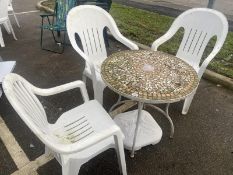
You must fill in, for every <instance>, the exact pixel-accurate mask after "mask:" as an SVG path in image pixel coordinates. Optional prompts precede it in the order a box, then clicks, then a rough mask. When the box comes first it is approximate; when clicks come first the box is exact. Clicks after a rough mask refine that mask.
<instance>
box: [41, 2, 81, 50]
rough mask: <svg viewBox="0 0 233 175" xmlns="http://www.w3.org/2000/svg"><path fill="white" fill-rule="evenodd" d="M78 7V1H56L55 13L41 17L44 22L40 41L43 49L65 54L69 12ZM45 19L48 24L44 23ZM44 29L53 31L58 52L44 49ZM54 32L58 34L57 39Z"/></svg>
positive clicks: (42, 22)
mask: <svg viewBox="0 0 233 175" xmlns="http://www.w3.org/2000/svg"><path fill="white" fill-rule="evenodd" d="M76 5H77V3H76V0H56V1H55V7H54V13H52V14H42V15H40V16H41V18H42V21H41V39H40V46H41V49H43V50H47V51H51V52H55V53H63V52H64V45H65V44H66V43H65V39H66V16H67V14H68V12H69V10H70V9H71V8H73V7H74V6H76ZM45 18H46V19H47V22H46V23H45V21H44V19H45ZM51 18H52V19H51ZM44 29H45V30H50V31H51V33H52V37H53V40H54V42H55V44H56V45H58V46H59V49H58V50H55V49H51V48H45V47H44V45H43V39H44V37H43V35H44ZM54 32H57V37H56V36H55V34H54ZM62 33H63V37H62Z"/></svg>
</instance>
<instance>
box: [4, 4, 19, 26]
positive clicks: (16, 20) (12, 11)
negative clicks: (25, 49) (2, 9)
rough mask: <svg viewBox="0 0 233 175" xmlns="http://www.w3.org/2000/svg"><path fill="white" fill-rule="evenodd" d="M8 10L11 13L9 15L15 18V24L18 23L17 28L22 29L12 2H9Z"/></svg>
mask: <svg viewBox="0 0 233 175" xmlns="http://www.w3.org/2000/svg"><path fill="white" fill-rule="evenodd" d="M7 10H8V13H9V14H12V15H13V16H14V18H15V22H16V24H17V26H18V27H20V25H19V21H18V18H17V16H16V15H15V11H14V9H13V6H12V0H9V3H8V7H7Z"/></svg>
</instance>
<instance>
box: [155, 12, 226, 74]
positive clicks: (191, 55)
mask: <svg viewBox="0 0 233 175" xmlns="http://www.w3.org/2000/svg"><path fill="white" fill-rule="evenodd" d="M180 28H184V36H183V39H182V42H181V44H180V47H179V49H178V51H177V54H176V56H177V57H179V58H181V59H184V60H185V61H186V62H188V63H189V64H190V65H192V66H193V67H194V68H195V70H196V71H197V72H198V71H199V68H200V67H199V65H200V61H201V58H202V55H203V53H204V50H205V48H206V46H207V44H208V42H209V41H210V39H211V38H212V37H214V36H216V37H217V41H216V44H215V47H214V49H213V51H212V55H210V56H211V59H213V58H214V56H215V55H216V54H217V53H218V51H219V50H220V49H221V47H222V45H223V43H224V41H225V38H226V36H227V33H228V22H227V19H226V17H225V16H224V15H223V14H222V13H220V12H218V11H216V10H212V9H207V8H194V9H191V10H187V11H186V12H184V13H182V14H181V15H180V16H179V17H177V18H176V19H175V21H174V22H173V24H172V26H171V28H170V29H169V31H168V32H167V33H166V34H165V35H164V37H161V40H160V39H158V41H155V42H154V43H153V45H152V49H153V50H156V49H157V47H158V46H159V45H160V44H162V43H163V42H165V41H167V40H168V39H170V38H171V37H172V36H173V35H174V34H175V33H176V32H177V31H178V30H179V29H180ZM162 40H163V41H162ZM211 59H210V60H211ZM210 60H208V62H209V61H210ZM204 67H205V66H204ZM201 75H202V74H201ZM201 75H199V76H201Z"/></svg>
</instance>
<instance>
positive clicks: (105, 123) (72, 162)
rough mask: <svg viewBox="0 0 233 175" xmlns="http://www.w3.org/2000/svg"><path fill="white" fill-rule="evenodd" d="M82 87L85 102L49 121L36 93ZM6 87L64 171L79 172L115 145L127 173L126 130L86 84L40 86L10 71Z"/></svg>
mask: <svg viewBox="0 0 233 175" xmlns="http://www.w3.org/2000/svg"><path fill="white" fill-rule="evenodd" d="M74 88H80V91H81V94H82V97H83V100H84V104H82V105H80V106H78V107H75V108H73V109H71V110H69V111H67V112H65V113H63V114H62V115H61V116H60V117H59V119H58V120H57V121H56V123H55V124H50V123H48V121H47V116H46V113H45V110H44V108H43V106H42V104H41V103H40V101H39V100H38V98H37V97H36V95H39V96H50V95H55V94H58V93H61V92H64V91H67V90H71V89H74ZM3 90H4V92H5V94H6V97H7V99H8V100H9V102H10V104H11V105H12V106H13V108H14V109H15V111H16V112H17V113H18V115H19V116H20V117H21V119H22V120H23V121H24V122H25V123H26V125H27V126H28V127H29V128H30V129H31V131H32V132H33V133H34V134H35V135H36V136H37V137H38V138H39V139H40V140H41V141H42V142H43V143H44V144H45V151H46V154H48V153H52V154H53V155H54V156H55V158H56V159H57V160H58V162H59V163H60V164H61V166H62V174H63V175H68V174H69V175H77V174H78V172H79V169H80V167H81V165H82V164H84V163H85V162H87V161H88V160H90V159H91V158H93V157H94V156H96V155H97V154H99V153H101V152H103V151H105V150H107V149H109V148H115V149H116V152H117V155H118V161H119V166H120V171H121V172H122V173H123V174H124V175H126V174H127V172H126V164H125V155H124V148H123V134H122V132H121V130H120V128H119V127H118V126H117V125H116V124H115V123H114V121H113V120H112V119H111V117H110V116H109V115H108V113H107V112H106V111H105V110H104V109H103V107H102V106H101V105H100V104H99V103H98V102H97V101H96V100H91V101H89V99H88V95H87V90H86V87H85V84H84V83H83V82H82V81H75V82H71V83H68V84H64V85H61V86H57V87H54V88H50V89H39V88H37V87H35V86H33V85H31V84H30V83H29V82H27V81H26V80H25V79H24V78H22V77H21V76H19V75H17V74H13V73H11V74H8V75H6V76H5V78H4V80H3Z"/></svg>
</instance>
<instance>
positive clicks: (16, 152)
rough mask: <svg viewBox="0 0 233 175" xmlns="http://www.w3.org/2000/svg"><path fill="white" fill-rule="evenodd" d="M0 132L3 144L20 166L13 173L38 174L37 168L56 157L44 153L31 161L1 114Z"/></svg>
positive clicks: (23, 174) (16, 174)
mask: <svg viewBox="0 0 233 175" xmlns="http://www.w3.org/2000/svg"><path fill="white" fill-rule="evenodd" d="M0 133H1V134H0V138H1V140H2V142H3V144H4V145H5V147H6V149H7V151H8V152H9V154H10V156H11V158H12V159H13V161H14V163H15V164H16V166H17V168H18V170H17V171H15V172H14V173H12V175H38V173H37V171H36V170H37V169H38V168H39V167H40V166H42V165H44V164H46V163H47V162H49V161H50V160H52V159H53V158H54V157H53V156H52V155H45V154H43V155H41V156H40V157H38V158H36V159H35V160H34V161H30V160H29V159H28V157H27V155H26V154H25V152H24V151H23V149H22V148H21V147H20V145H19V144H18V142H17V141H16V139H15V137H14V136H13V134H12V133H11V132H10V130H9V129H8V127H7V126H6V124H5V122H4V120H3V119H2V117H1V116H0Z"/></svg>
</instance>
